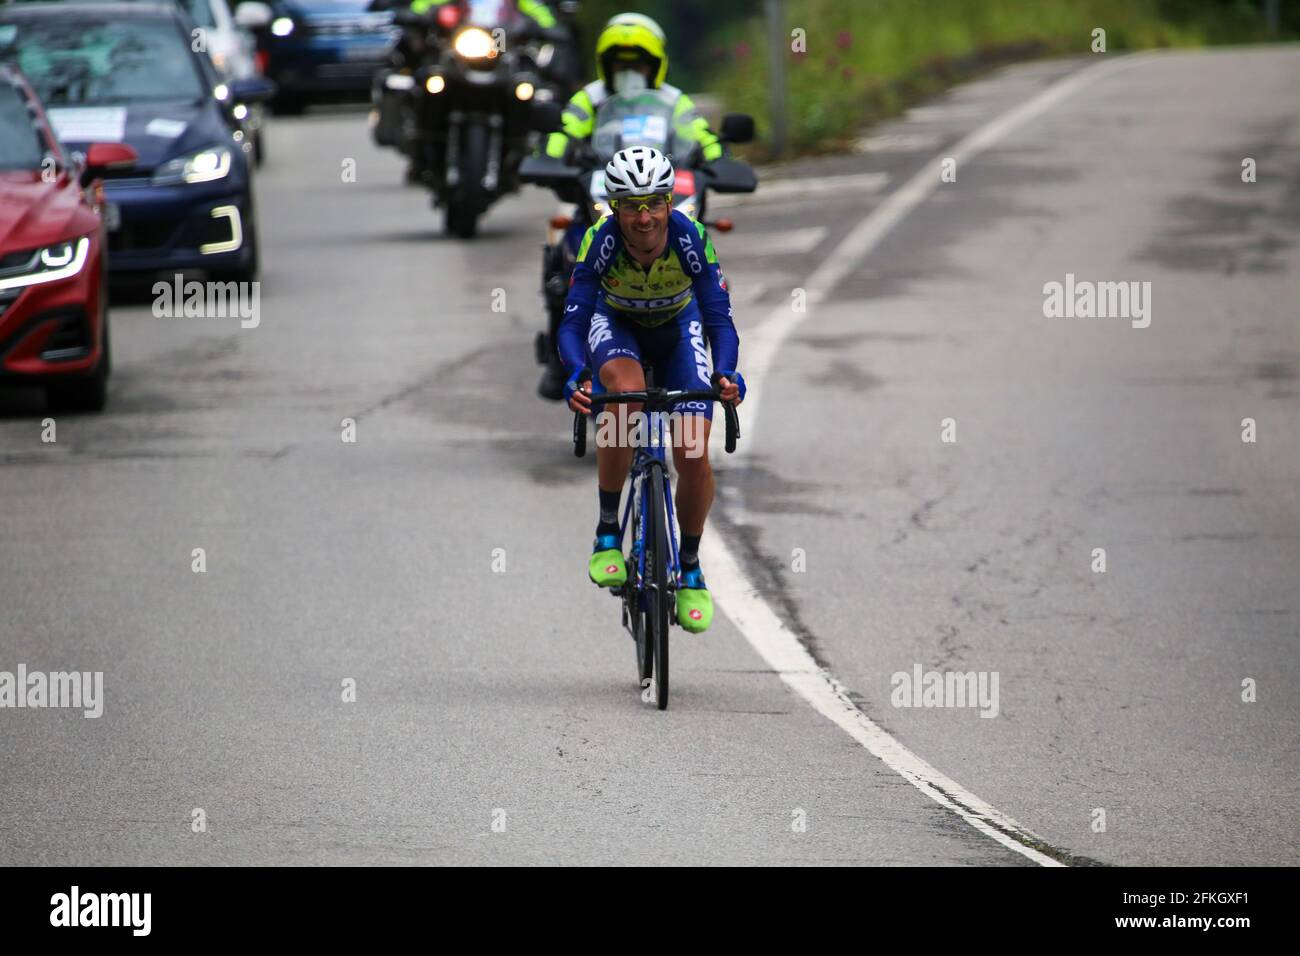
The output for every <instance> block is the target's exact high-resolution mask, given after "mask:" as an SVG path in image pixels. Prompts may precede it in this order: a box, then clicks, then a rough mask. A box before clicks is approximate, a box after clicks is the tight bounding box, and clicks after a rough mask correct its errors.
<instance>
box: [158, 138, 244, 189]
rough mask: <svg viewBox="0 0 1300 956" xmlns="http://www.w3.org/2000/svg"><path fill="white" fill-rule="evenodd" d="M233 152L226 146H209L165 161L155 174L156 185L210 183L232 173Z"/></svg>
mask: <svg viewBox="0 0 1300 956" xmlns="http://www.w3.org/2000/svg"><path fill="white" fill-rule="evenodd" d="M230 157H231V153H230V150H229V149H228V148H226V147H225V146H209V147H208V148H207V149H201V150H199V151H198V152H197V153H191V154H190V155H189V156H177V157H176V158H175V159H169V160H168V161H167V162H165V163H163V164H162V165H161V166H159V167H158V168H157V169H156V170H154V174H153V180H152V181H153V184H154V185H155V186H167V185H175V184H176V183H210V182H212V181H213V180H215V179H224V178H225V177H226V176H228V175H229V174H230V162H231V160H230Z"/></svg>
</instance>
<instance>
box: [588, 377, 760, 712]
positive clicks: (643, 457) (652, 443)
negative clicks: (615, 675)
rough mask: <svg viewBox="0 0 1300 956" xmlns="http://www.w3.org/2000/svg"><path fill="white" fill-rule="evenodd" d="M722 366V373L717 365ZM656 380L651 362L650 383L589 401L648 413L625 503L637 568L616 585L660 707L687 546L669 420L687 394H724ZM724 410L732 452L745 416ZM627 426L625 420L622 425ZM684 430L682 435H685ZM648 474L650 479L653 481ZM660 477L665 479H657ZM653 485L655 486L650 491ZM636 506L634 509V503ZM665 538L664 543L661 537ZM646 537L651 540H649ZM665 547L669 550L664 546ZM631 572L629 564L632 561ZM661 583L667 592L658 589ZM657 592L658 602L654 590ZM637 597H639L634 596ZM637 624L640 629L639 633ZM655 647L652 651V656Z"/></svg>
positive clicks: (623, 536)
mask: <svg viewBox="0 0 1300 956" xmlns="http://www.w3.org/2000/svg"><path fill="white" fill-rule="evenodd" d="M715 374H716V373H715ZM651 381H653V370H652V369H650V368H648V367H647V368H646V382H647V385H646V387H645V388H644V389H643V390H641V391H635V392H617V393H609V392H606V393H597V394H593V395H592V396H591V404H592V405H593V406H595V405H597V404H605V405H606V406H607V407H608V405H610V404H625V405H641V406H642V412H643V413H644V414H645V415H647V421H648V425H649V427H648V428H645V429H643V430H642V429H638V431H637V433H638V439H637V441H638V444H637V445H636V446H635V447H634V450H633V455H632V467H631V468H630V469H629V474H628V479H629V482H630V492H629V494H628V498H627V504H626V505H625V506H624V509H623V519H622V521H621V522H620V523H619V548H620V549H621V548H622V546H623V545H622V543H623V541H625V540H627V533H628V525H629V524H631V525H632V529H631V530H632V549H633V552H634V553H635V556H636V563H635V565H633V567H634V568H635V572H634V574H635V576H633V573H629V574H628V576H627V581H626V582H625V583H623V584H621V585H619V586H618V587H616V588H611V589H610V592H611V593H612V594H615V595H617V596H618V597H619V598H620V601H621V604H622V609H623V625H624V627H626V628H627V629H628V630H629V631H630V632H631V633H632V637H633V638H635V639H636V644H637V667H638V669H639V670H640V680H641V687H642V689H643V696H642V699H643V700H648V699H649V698H648V697H646V696H645V693H646V691H645V688H647V687H649V686H650V681H651V679H652V678H653V686H654V688H655V698H656V702H657V703H658V705H659V709H660V710H664V709H665V708H667V706H668V670H669V667H668V647H669V642H668V631H669V628H670V627H671V626H672V618H673V617H674V615H672V613H671V604H670V602H669V593H674V594H675V592H676V591H677V589H678V588H679V587H680V585H681V580H680V578H681V572H682V564H681V554H680V553H679V551H678V546H677V515H676V512H675V510H674V508H673V486H672V481H671V480H670V479H669V477H668V453H667V451H666V449H667V448H668V441H667V438H668V422H669V421H670V415H671V413H670V412H669V409H670V408H672V407H673V405H674V404H676V403H678V402H684V401H719V400H720V399H721V395H720V394H719V388H718V382H717V381H716V379H715V381H714V383H713V388H712V389H710V390H708V391H704V390H698V389H689V390H680V389H665V388H655V387H653V385H651V384H649V383H650V382H651ZM722 408H723V412H724V414H725V416H726V422H727V435H726V449H727V452H728V453H730V452H733V451H735V450H736V439H737V438H739V437H740V424H739V419H738V418H737V416H736V409H735V407H734V406H733V405H730V404H727V403H725V402H724V403H723V406H722ZM587 417H588V416H587V414H585V412H584V411H583V410H577V411H575V412H574V415H573V453H574V454H575V455H577V456H578V457H579V458H581V457H582V456H583V455H585V454H586V453H587ZM621 431H622V429H621V428H620V432H621ZM679 437H680V436H679ZM647 482H649V484H647ZM655 482H662V486H656V485H655ZM647 489H649V490H650V493H649V494H647ZM658 494H662V495H663V499H664V505H663V508H664V514H663V515H652V514H651V512H650V505H651V502H652V501H654V502H655V504H656V507H657V500H656V499H657V495H658ZM633 509H636V510H633ZM659 520H666V521H667V522H668V524H667V527H666V528H664V529H663V532H664V534H663V537H662V539H661V538H660V537H659V528H658V525H657V522H658V521H659ZM651 526H653V527H654V529H655V531H654V540H653V541H651V542H647V540H646V538H647V528H649V527H651ZM661 541H663V542H665V544H661V543H660V542H661ZM647 544H648V545H649V546H647ZM651 548H653V550H654V552H655V554H654V564H653V566H652V567H648V566H647V564H648V562H647V561H646V552H647V551H648V550H650V549H651ZM664 552H667V553H666V554H665V553H664ZM629 571H630V572H631V569H629ZM659 588H662V589H663V591H664V593H659ZM651 594H653V595H654V599H653V602H652V601H651V600H650V595H651ZM633 597H635V599H636V600H635V602H633V600H632V599H633ZM638 630H639V631H640V633H639V634H638ZM651 653H653V659H651V658H650V657H649V656H647V655H650V654H651Z"/></svg>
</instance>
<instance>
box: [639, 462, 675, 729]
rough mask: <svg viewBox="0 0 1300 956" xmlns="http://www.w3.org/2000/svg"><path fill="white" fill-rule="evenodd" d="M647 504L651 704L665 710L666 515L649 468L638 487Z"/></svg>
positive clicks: (659, 485)
mask: <svg viewBox="0 0 1300 956" xmlns="http://www.w3.org/2000/svg"><path fill="white" fill-rule="evenodd" d="M642 487H643V488H644V489H645V495H646V502H647V504H648V505H649V507H648V508H647V514H646V527H645V548H646V563H645V566H646V579H647V580H646V582H645V583H646V585H647V587H646V615H645V630H646V637H647V642H648V643H649V644H650V645H651V647H652V648H653V657H654V681H655V703H656V704H657V705H658V707H659V709H660V710H667V709H668V611H669V604H670V603H671V602H672V598H671V597H670V596H669V594H668V562H669V561H670V560H671V556H670V555H669V553H668V526H667V524H666V522H667V520H668V513H667V511H666V510H665V509H664V479H663V475H662V474H661V473H660V472H659V470H658V469H656V468H651V469H650V470H649V472H648V474H647V475H646V478H645V481H644V483H643V486H642Z"/></svg>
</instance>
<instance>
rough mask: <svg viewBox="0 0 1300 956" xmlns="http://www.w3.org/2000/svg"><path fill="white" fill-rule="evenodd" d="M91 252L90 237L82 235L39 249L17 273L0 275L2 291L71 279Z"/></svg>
mask: <svg viewBox="0 0 1300 956" xmlns="http://www.w3.org/2000/svg"><path fill="white" fill-rule="evenodd" d="M89 255H90V238H89V237H88V236H80V237H78V238H75V239H66V240H64V241H63V242H56V243H53V244H51V245H48V246H46V247H45V248H43V249H38V250H37V251H35V252H33V253H32V257H31V259H29V260H28V261H27V262H26V263H25V264H24V265H23V266H21V267H20V269H21V271H19V272H18V274H17V275H9V276H0V292H4V291H5V290H6V289H21V288H25V287H26V286H29V285H40V284H41V283H43V282H58V281H59V280H60V279H70V278H72V277H73V276H75V275H76V274H77V273H78V272H80V271H81V270H82V268H84V267H85V265H86V259H87V257H88V256H89Z"/></svg>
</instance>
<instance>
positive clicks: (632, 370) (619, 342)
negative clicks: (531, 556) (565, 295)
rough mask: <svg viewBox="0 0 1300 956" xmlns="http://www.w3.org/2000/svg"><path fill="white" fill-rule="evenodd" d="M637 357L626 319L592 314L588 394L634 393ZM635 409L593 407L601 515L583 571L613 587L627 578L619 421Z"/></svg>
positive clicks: (638, 385)
mask: <svg viewBox="0 0 1300 956" xmlns="http://www.w3.org/2000/svg"><path fill="white" fill-rule="evenodd" d="M640 356H641V352H640V348H639V347H638V345H637V341H636V338H635V337H634V336H633V334H632V330H631V329H630V328H629V327H628V326H627V325H626V324H625V323H623V322H621V321H619V320H618V319H617V318H615V317H612V316H607V315H604V314H597V315H595V316H593V317H592V325H591V332H590V334H589V335H588V350H587V357H588V364H589V365H590V367H591V369H592V383H591V390H592V393H593V394H600V393H601V392H633V391H637V390H639V389H642V388H645V375H644V374H643V373H642V371H641V357H640ZM620 409H626V411H620ZM639 410H640V406H639V405H636V406H618V405H611V406H609V408H608V409H605V408H601V409H600V410H599V411H597V412H596V482H597V491H598V493H599V496H600V519H599V521H598V523H597V525H596V540H595V542H594V543H593V545H592V554H591V558H590V559H589V562H588V568H587V573H588V576H589V577H590V578H591V579H592V580H593V581H594V582H596V583H597V584H599V585H600V586H601V587H614V586H617V585H620V584H622V583H623V582H624V581H626V580H627V567H626V565H625V563H624V560H623V551H622V540H621V536H620V533H619V532H620V528H619V523H618V517H619V515H618V512H619V499H620V498H621V497H622V494H623V485H624V483H625V482H626V481H627V475H628V471H629V470H630V469H631V466H632V455H633V449H632V448H631V446H630V443H629V441H628V438H627V435H626V429H625V428H624V426H625V425H626V424H627V423H628V422H629V421H633V420H634V419H633V418H632V417H631V416H632V413H633V412H637V411H639Z"/></svg>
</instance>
